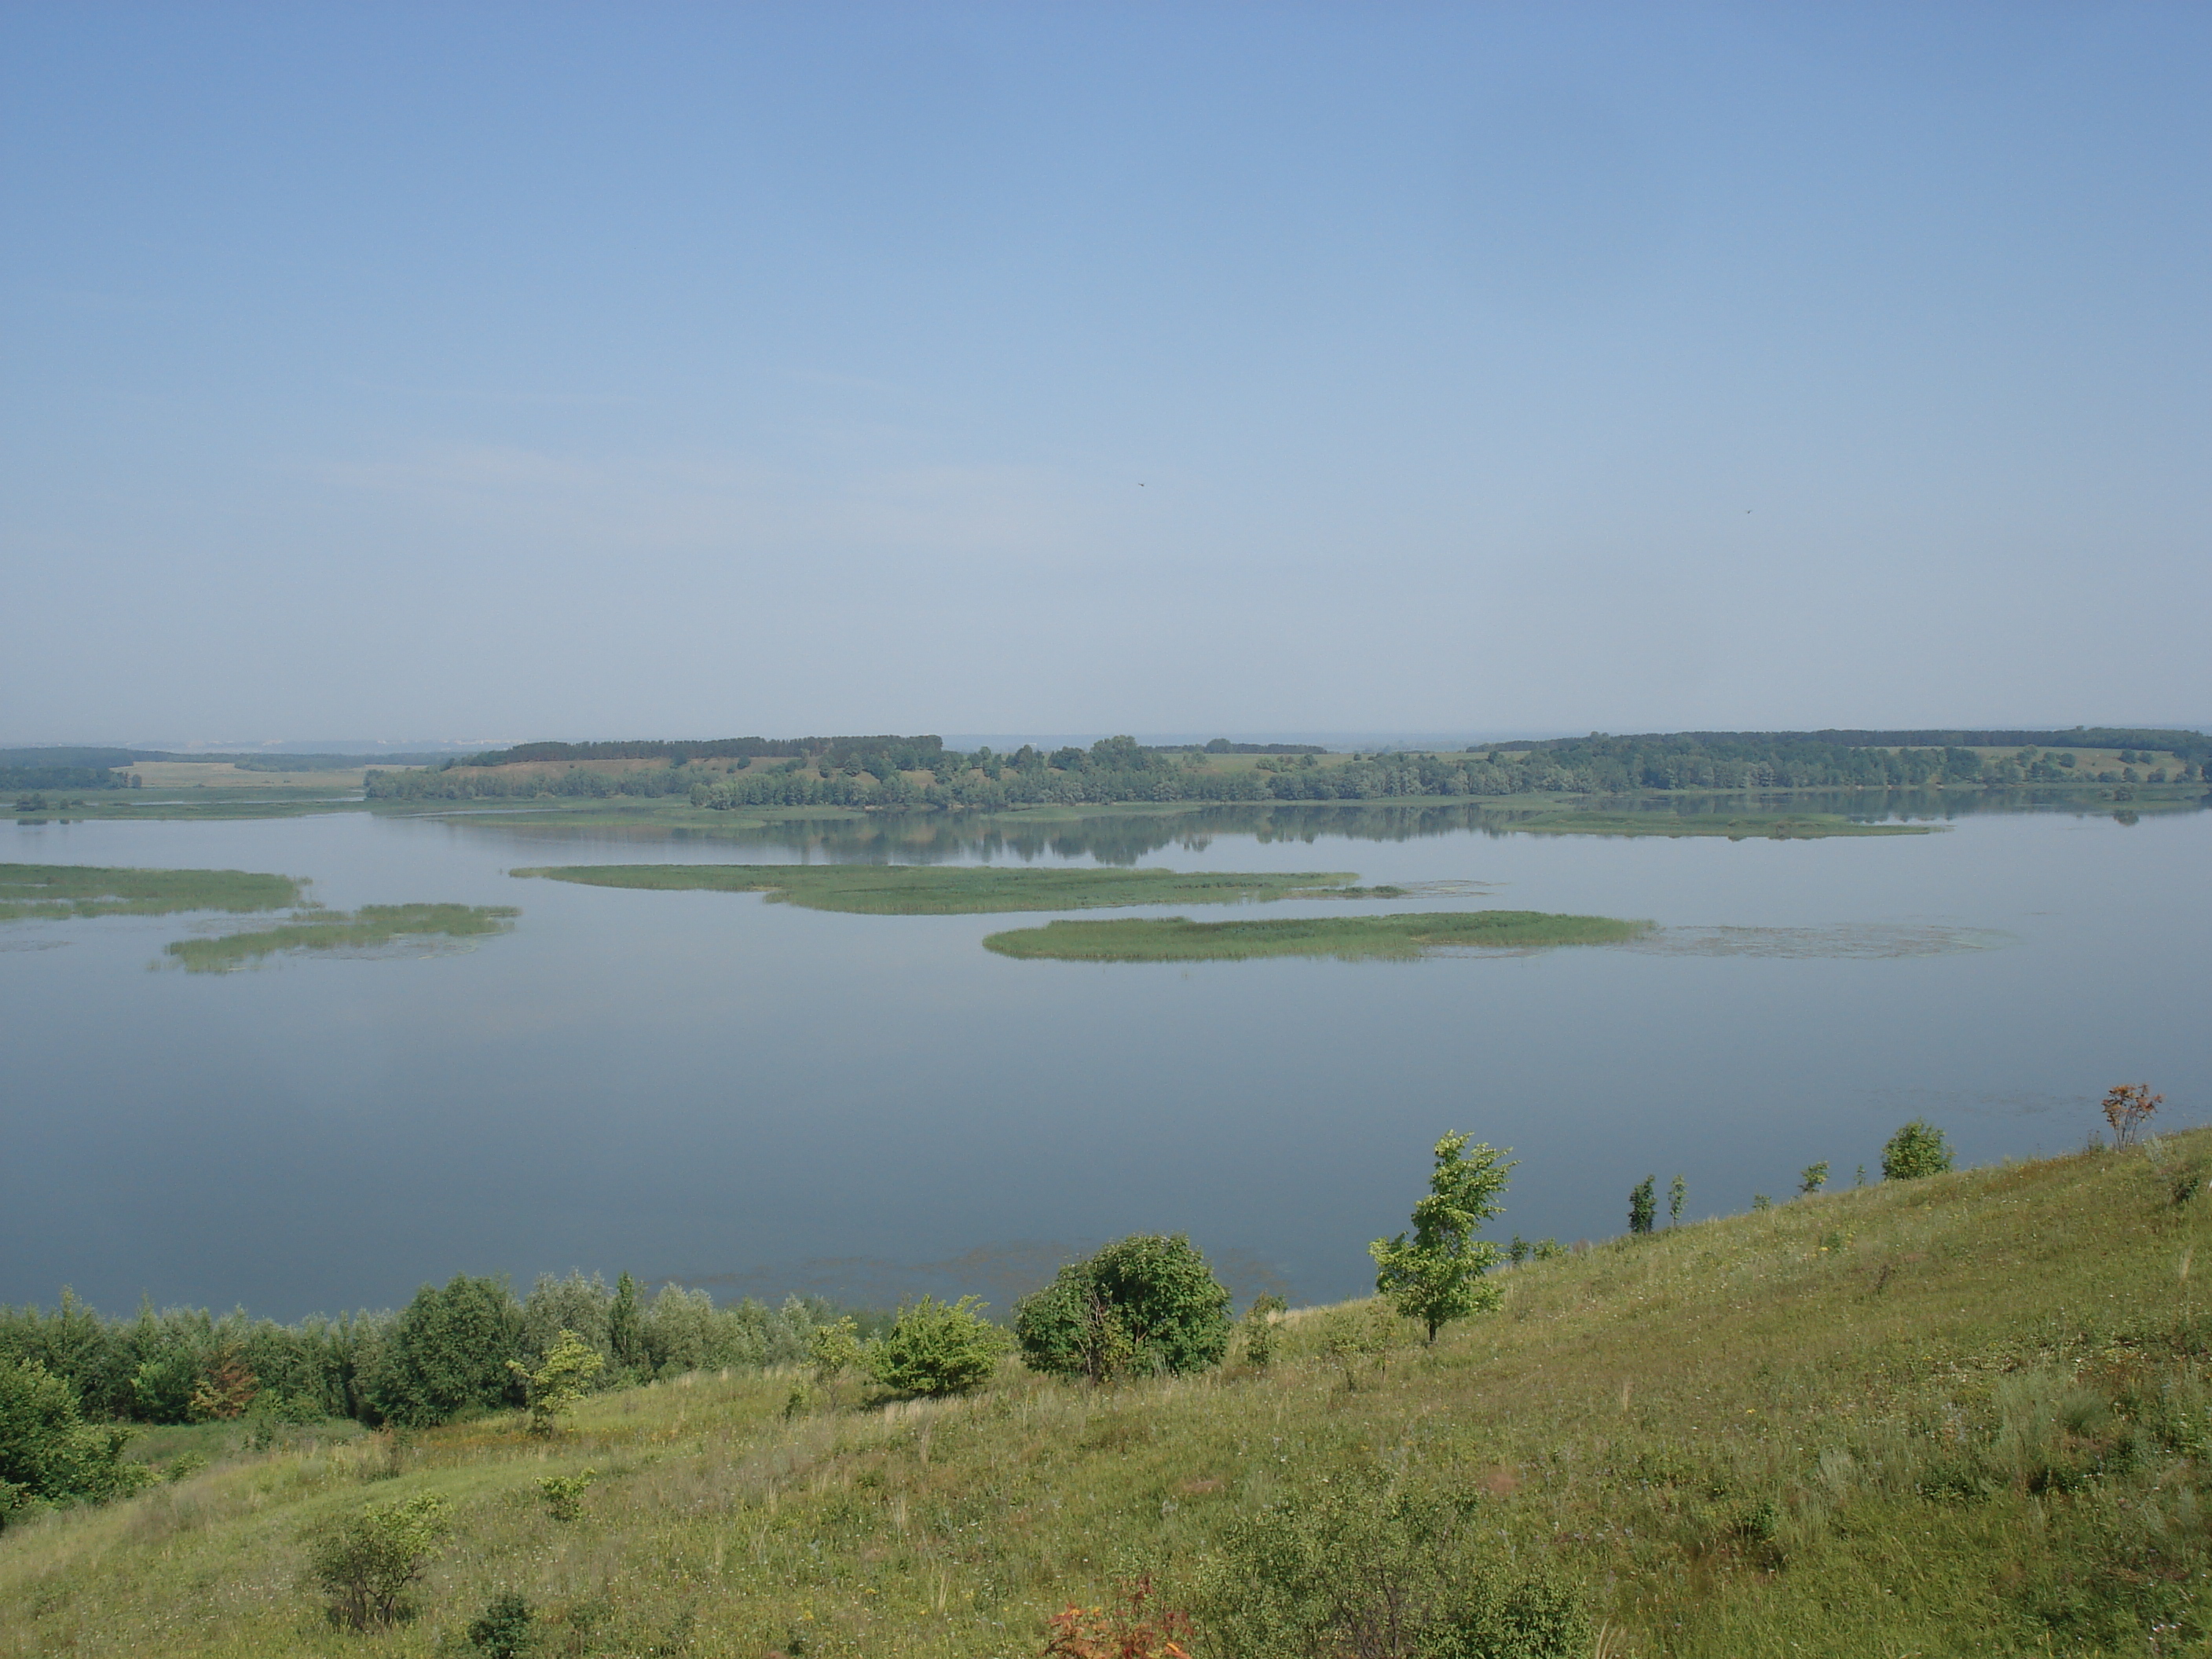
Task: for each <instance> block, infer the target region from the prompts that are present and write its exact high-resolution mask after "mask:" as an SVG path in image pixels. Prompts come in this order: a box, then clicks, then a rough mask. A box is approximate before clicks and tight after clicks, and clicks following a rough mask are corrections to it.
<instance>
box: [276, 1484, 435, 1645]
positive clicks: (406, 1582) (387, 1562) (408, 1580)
mask: <svg viewBox="0 0 2212 1659" xmlns="http://www.w3.org/2000/svg"><path fill="white" fill-rule="evenodd" d="M451 1526H452V1522H451V1521H450V1520H449V1519H448V1518H447V1506H446V1502H445V1500H444V1499H443V1498H439V1497H438V1496H436V1495H435V1493H432V1492H420V1493H417V1494H416V1496H415V1497H413V1498H407V1499H405V1500H404V1501H402V1502H399V1503H396V1504H377V1505H375V1506H374V1507H373V1508H370V1509H366V1510H362V1511H360V1512H359V1513H358V1514H356V1515H353V1516H348V1517H347V1518H345V1519H344V1520H343V1521H337V1522H331V1523H330V1524H329V1525H327V1526H325V1527H324V1528H320V1529H319V1531H318V1532H317V1533H316V1534H314V1535H313V1537H312V1538H311V1539H310V1541H309V1544H308V1550H307V1574H308V1577H310V1578H311V1579H312V1580H313V1582H314V1583H315V1584H316V1585H317V1587H318V1588H319V1589H321V1590H322V1591H323V1592H324V1594H325V1595H327V1596H328V1597H329V1598H330V1616H331V1623H332V1624H336V1625H344V1626H349V1628H351V1629H354V1630H371V1629H377V1628H381V1627H382V1626H387V1625H392V1624H396V1623H398V1621H399V1620H403V1619H405V1618H407V1617H409V1616H410V1614H411V1613H412V1612H413V1609H412V1608H411V1607H409V1606H408V1604H407V1601H406V1599H405V1598H406V1594H407V1590H408V1588H409V1586H410V1585H411V1584H413V1583H415V1582H416V1580H417V1579H419V1578H420V1577H422V1570H423V1568H424V1567H426V1566H427V1565H428V1564H429V1560H430V1558H431V1556H432V1555H433V1554H435V1553H436V1551H437V1548H438V1546H439V1544H440V1542H441V1541H442V1540H443V1539H444V1537H445V1535H446V1534H447V1531H448V1530H449V1528H451Z"/></svg>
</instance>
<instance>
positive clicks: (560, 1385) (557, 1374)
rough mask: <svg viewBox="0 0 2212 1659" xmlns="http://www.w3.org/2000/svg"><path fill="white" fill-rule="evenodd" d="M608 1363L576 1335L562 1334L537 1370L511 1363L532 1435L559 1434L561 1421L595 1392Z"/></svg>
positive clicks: (510, 1367)
mask: <svg viewBox="0 0 2212 1659" xmlns="http://www.w3.org/2000/svg"><path fill="white" fill-rule="evenodd" d="M606 1363H607V1362H606V1361H605V1360H604V1359H602V1358H600V1357H599V1351H598V1350H597V1349H595V1348H593V1347H592V1345H591V1344H590V1343H588V1342H586V1341H585V1340H584V1339H583V1338H581V1337H580V1336H578V1335H577V1334H575V1332H574V1331H563V1332H562V1333H561V1337H560V1340H558V1341H557V1342H556V1343H554V1345H553V1347H552V1351H551V1352H549V1353H548V1354H547V1355H546V1356H545V1358H544V1360H543V1361H542V1362H541V1363H540V1364H539V1365H538V1369H537V1370H531V1369H530V1367H529V1366H527V1365H526V1364H523V1363H522V1362H521V1361H520V1360H519V1359H510V1360H508V1361H507V1370H510V1371H512V1372H513V1373H514V1376H515V1378H516V1380H517V1381H518V1382H520V1383H521V1384H522V1393H523V1403H524V1404H525V1405H526V1406H528V1407H530V1431H531V1433H532V1434H553V1433H556V1432H557V1431H559V1429H560V1427H561V1419H562V1418H563V1417H565V1416H567V1415H568V1413H570V1412H571V1411H573V1410H574V1409H575V1406H576V1402H577V1401H579V1400H581V1399H582V1398H583V1397H584V1396H585V1395H587V1394H589V1393H590V1392H591V1391H592V1378H593V1377H595V1376H598V1375H599V1371H600V1370H601V1368H602V1367H604V1366H605V1364H606Z"/></svg>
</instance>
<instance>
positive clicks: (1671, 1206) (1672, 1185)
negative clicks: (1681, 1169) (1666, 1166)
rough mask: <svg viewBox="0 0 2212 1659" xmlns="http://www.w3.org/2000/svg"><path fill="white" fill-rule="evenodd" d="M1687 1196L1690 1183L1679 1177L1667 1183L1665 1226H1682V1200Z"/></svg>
mask: <svg viewBox="0 0 2212 1659" xmlns="http://www.w3.org/2000/svg"><path fill="white" fill-rule="evenodd" d="M1689 1195H1690V1183H1689V1182H1687V1181H1686V1180H1685V1179H1683V1177H1681V1176H1675V1177H1674V1179H1673V1180H1672V1181H1670V1182H1668V1183H1667V1225H1668V1226H1670V1227H1679V1226H1680V1225H1682V1200H1684V1199H1686V1198H1687V1197H1688V1196H1689Z"/></svg>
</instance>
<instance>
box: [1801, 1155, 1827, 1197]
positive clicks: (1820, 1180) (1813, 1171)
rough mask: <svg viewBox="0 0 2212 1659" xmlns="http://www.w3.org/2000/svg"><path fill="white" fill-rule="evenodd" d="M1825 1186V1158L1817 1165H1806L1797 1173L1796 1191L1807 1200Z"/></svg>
mask: <svg viewBox="0 0 2212 1659" xmlns="http://www.w3.org/2000/svg"><path fill="white" fill-rule="evenodd" d="M1827 1184H1828V1160H1827V1159H1826V1158H1822V1159H1821V1160H1820V1162H1819V1163H1818V1164H1807V1165H1806V1166H1805V1167H1804V1168H1803V1169H1802V1170H1799V1171H1798V1173H1797V1190H1798V1192H1799V1193H1800V1194H1803V1195H1804V1196H1805V1197H1807V1198H1810V1197H1811V1196H1812V1195H1813V1194H1814V1193H1817V1192H1819V1191H1820V1188H1823V1187H1825V1186H1826V1185H1827Z"/></svg>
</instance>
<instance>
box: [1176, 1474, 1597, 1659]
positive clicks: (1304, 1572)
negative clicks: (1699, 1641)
mask: <svg viewBox="0 0 2212 1659" xmlns="http://www.w3.org/2000/svg"><path fill="white" fill-rule="evenodd" d="M1474 1514H1475V1500H1474V1499H1473V1498H1456V1497H1453V1496H1449V1495H1443V1494H1438V1493H1434V1492H1420V1491H1407V1490H1402V1489H1396V1488H1395V1487H1394V1486H1390V1485H1389V1484H1386V1483H1385V1482H1384V1481H1383V1480H1380V1479H1377V1478H1375V1477H1373V1476H1366V1477H1362V1476H1359V1475H1353V1476H1351V1477H1348V1478H1347V1477H1340V1478H1339V1479H1338V1480H1334V1481H1333V1482H1332V1483H1331V1484H1330V1486H1328V1488H1326V1489H1324V1490H1322V1491H1321V1492H1317V1493H1306V1494H1300V1495H1297V1496H1294V1497H1292V1498H1290V1499H1288V1500H1286V1501H1285V1502H1283V1503H1280V1504H1277V1505H1275V1506H1274V1507H1273V1508H1271V1509H1267V1510H1261V1512H1260V1513H1259V1514H1257V1515H1255V1516H1249V1517H1248V1518H1246V1519H1245V1520H1243V1521H1241V1522H1237V1524H1236V1525H1235V1526H1233V1527H1232V1528H1231V1530H1230V1532H1229V1534H1228V1535H1227V1537H1226V1538H1225V1541H1224V1542H1223V1546H1222V1548H1221V1549H1220V1551H1219V1553H1218V1554H1217V1555H1215V1556H1214V1557H1213V1558H1212V1559H1211V1560H1210V1561H1208V1562H1207V1563H1206V1565H1205V1567H1204V1569H1203V1570H1202V1571H1201V1575H1200V1598H1199V1603H1198V1607H1197V1611H1198V1613H1199V1614H1200V1626H1201V1628H1202V1629H1203V1630H1204V1631H1205V1632H1206V1637H1207V1638H1208V1642H1207V1646H1208V1648H1209V1650H1211V1651H1212V1652H1214V1653H1217V1654H1218V1655H1220V1656H1221V1659H1335V1656H1338V1655H1349V1654H1358V1655H1360V1656H1362V1659H1569V1656H1575V1659H1579V1656H1581V1655H1582V1654H1583V1653H1584V1652H1586V1651H1587V1650H1588V1648H1589V1638H1590V1631H1589V1616H1588V1614H1587V1613H1585V1611H1584V1610H1583V1599H1582V1596H1581V1595H1580V1593H1579V1591H1578V1590H1577V1589H1576V1588H1575V1587H1574V1586H1573V1585H1572V1584H1571V1583H1568V1582H1567V1581H1565V1580H1564V1579H1562V1578H1560V1577H1558V1576H1556V1575H1555V1574H1553V1573H1552V1572H1550V1571H1547V1570H1545V1569H1543V1568H1541V1567H1536V1568H1534V1569H1530V1568H1526V1567H1520V1566H1515V1565H1508V1564H1505V1563H1501V1562H1498V1561H1496V1560H1494V1559H1491V1558H1489V1557H1487V1556H1486V1555H1485V1554H1484V1553H1482V1549H1481V1547H1480V1542H1479V1540H1478V1536H1477V1533H1476V1529H1475V1527H1474Z"/></svg>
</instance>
